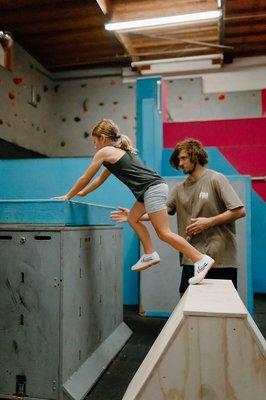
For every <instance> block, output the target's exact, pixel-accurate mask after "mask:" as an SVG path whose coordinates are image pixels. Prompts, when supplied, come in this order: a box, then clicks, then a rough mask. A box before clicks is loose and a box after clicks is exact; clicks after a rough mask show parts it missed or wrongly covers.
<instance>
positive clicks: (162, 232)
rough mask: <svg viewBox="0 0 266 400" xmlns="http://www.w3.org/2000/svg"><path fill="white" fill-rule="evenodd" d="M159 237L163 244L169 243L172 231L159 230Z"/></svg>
mask: <svg viewBox="0 0 266 400" xmlns="http://www.w3.org/2000/svg"><path fill="white" fill-rule="evenodd" d="M157 235H158V238H159V239H160V240H162V241H163V242H167V241H168V240H169V239H170V236H171V231H170V230H157Z"/></svg>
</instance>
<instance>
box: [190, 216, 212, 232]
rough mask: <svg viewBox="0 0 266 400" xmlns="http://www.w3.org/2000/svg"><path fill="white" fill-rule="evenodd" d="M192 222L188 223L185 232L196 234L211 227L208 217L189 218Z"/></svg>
mask: <svg viewBox="0 0 266 400" xmlns="http://www.w3.org/2000/svg"><path fill="white" fill-rule="evenodd" d="M191 222H192V224H190V225H188V226H187V228H186V233H187V234H188V235H189V236H191V235H197V234H199V233H201V232H203V231H206V229H209V228H210V227H211V221H210V218H205V217H200V218H191Z"/></svg>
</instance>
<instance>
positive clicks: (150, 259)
mask: <svg viewBox="0 0 266 400" xmlns="http://www.w3.org/2000/svg"><path fill="white" fill-rule="evenodd" d="M159 262H160V257H159V254H158V253H157V252H156V251H154V252H153V253H151V254H143V256H141V258H140V259H139V261H138V262H137V263H136V264H135V265H133V267H132V268H131V271H134V272H139V271H144V270H145V269H147V268H150V267H152V266H154V265H156V264H158V263H159Z"/></svg>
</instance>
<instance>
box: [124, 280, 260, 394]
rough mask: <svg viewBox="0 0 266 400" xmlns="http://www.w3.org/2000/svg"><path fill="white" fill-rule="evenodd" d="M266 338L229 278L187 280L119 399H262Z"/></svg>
mask: <svg viewBox="0 0 266 400" xmlns="http://www.w3.org/2000/svg"><path fill="white" fill-rule="evenodd" d="M265 393H266V343H265V340H264V338H263V336H262V335H261V333H260V331H259V330H258V328H257V326H256V325H255V323H254V321H253V320H252V318H251V316H250V315H249V313H248V311H247V310H246V308H245V306H244V305H243V303H242V301H241V299H240V297H239V296H238V293H237V292H236V290H235V289H234V287H233V285H232V283H231V281H226V280H211V279H209V280H207V279H206V280H204V281H203V283H202V284H200V285H195V286H190V287H189V288H188V290H187V291H186V293H185V295H184V296H183V298H182V299H181V301H180V302H179V304H178V305H177V307H176V308H175V310H174V311H173V313H172V315H171V317H170V318H169V320H168V321H167V323H166V325H165V327H164V328H163V330H162V331H161V333H160V335H159V336H158V338H157V340H156V341H155V343H154V345H153V346H152V348H151V350H150V351H149V353H148V355H147V356H146V358H145V359H144V361H143V363H142V364H141V366H140V368H139V370H138V371H137V373H136V375H135V376H134V378H133V380H132V381H131V383H130V385H129V386H128V389H127V391H126V393H125V395H124V397H123V400H165V399H166V400H178V399H182V400H202V399H203V400H231V399H232V400H251V399H254V400H255V399H256V400H265Z"/></svg>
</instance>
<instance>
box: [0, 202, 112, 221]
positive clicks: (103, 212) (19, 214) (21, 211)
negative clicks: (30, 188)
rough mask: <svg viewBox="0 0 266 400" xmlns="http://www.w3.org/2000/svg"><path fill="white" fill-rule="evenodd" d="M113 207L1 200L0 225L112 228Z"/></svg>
mask: <svg viewBox="0 0 266 400" xmlns="http://www.w3.org/2000/svg"><path fill="white" fill-rule="evenodd" d="M113 209H114V208H113V207H108V206H101V205H97V204H92V203H83V202H78V201H62V200H41V199H38V200H34V199H31V200H0V224H49V225H51V224H59V225H67V226H74V225H78V226H80V225H115V224H114V222H113V221H112V220H111V219H110V217H109V214H110V211H111V210H113Z"/></svg>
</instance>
